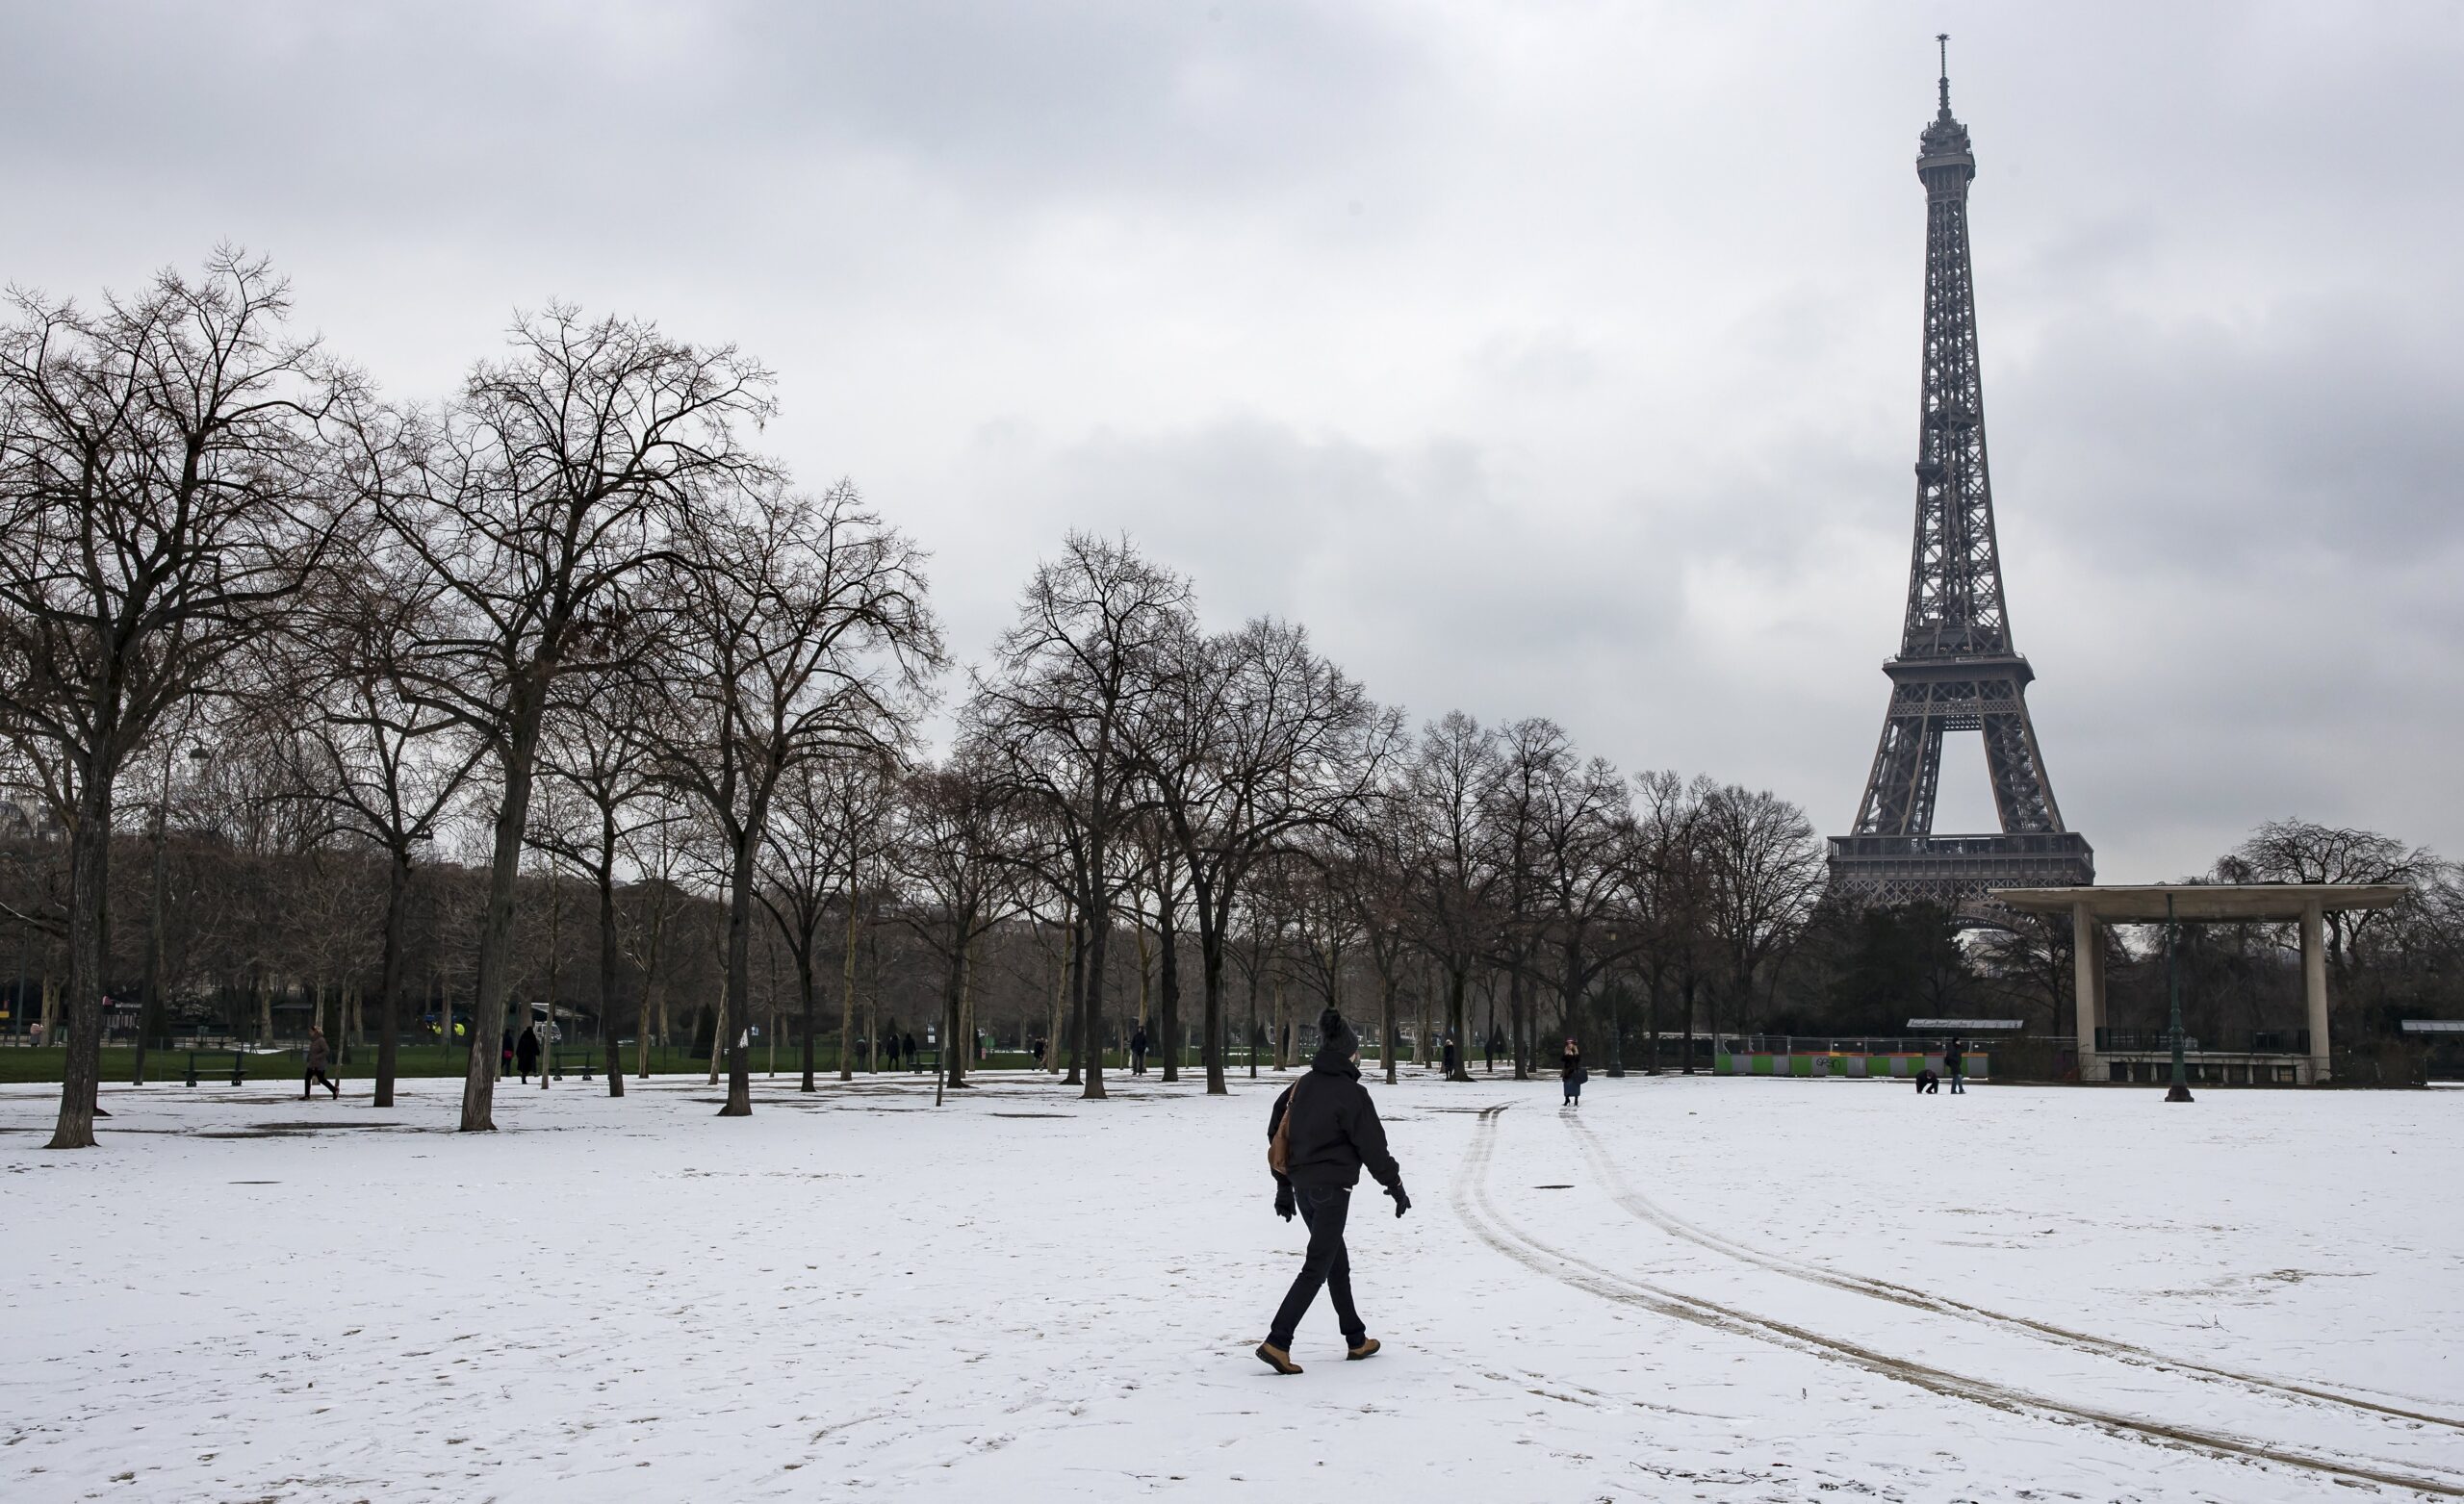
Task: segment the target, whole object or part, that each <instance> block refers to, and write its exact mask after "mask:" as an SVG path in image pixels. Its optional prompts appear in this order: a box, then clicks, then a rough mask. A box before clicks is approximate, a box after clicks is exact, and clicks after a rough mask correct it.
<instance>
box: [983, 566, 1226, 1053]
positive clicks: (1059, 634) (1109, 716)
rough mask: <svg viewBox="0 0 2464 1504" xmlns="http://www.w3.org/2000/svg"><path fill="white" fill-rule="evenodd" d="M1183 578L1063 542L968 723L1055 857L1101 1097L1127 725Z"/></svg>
mask: <svg viewBox="0 0 2464 1504" xmlns="http://www.w3.org/2000/svg"><path fill="white" fill-rule="evenodd" d="M1189 601H1190V589H1189V582H1188V581H1187V580H1185V579H1183V578H1182V577H1181V576H1179V575H1177V574H1172V573H1171V572H1170V571H1168V570H1165V569H1162V568H1159V567H1158V566H1156V565H1154V564H1152V563H1150V562H1148V561H1147V560H1146V559H1145V558H1143V557H1142V556H1141V555H1140V554H1139V553H1138V552H1137V550H1136V549H1134V548H1131V547H1130V546H1129V544H1128V542H1127V541H1126V540H1123V541H1119V542H1107V541H1105V540H1102V539H1098V538H1094V537H1091V536H1089V535H1087V534H1084V533H1072V534H1070V535H1069V537H1068V539H1067V540H1066V542H1065V544H1064V546H1063V549H1062V556H1061V557H1060V558H1059V559H1056V560H1052V561H1049V562H1047V563H1045V564H1042V565H1040V567H1038V569H1037V570H1036V573H1035V576H1034V577H1033V578H1032V579H1030V580H1029V581H1028V583H1027V590H1026V595H1025V598H1024V599H1022V600H1021V601H1020V603H1019V611H1018V622H1017V625H1014V626H1012V627H1011V628H1010V629H1009V630H1008V631H1006V632H1004V633H1003V634H1002V636H1001V641H1000V643H999V644H998V645H997V646H996V647H995V648H994V650H993V661H992V665H991V668H990V671H989V672H988V673H979V674H977V675H976V676H974V696H973V698H972V700H971V701H969V702H968V705H967V707H966V712H965V716H964V721H965V727H966V732H967V734H968V736H969V737H970V738H972V739H973V740H975V741H976V742H977V743H978V744H979V745H981V746H982V747H983V748H984V749H985V751H986V755H987V757H988V761H989V762H990V763H991V764H992V765H993V766H994V767H997V769H998V774H997V776H998V777H1001V778H1002V779H1003V781H1004V782H1006V783H1007V784H1008V785H1010V786H1011V787H1012V788H1014V789H1015V790H1018V791H1019V792H1021V793H1022V794H1023V795H1025V796H1027V797H1030V798H1033V799H1034V800H1035V801H1036V802H1037V803H1038V804H1039V805H1040V808H1041V811H1042V812H1043V813H1044V815H1045V816H1046V817H1047V818H1048V820H1049V823H1050V825H1051V827H1052V828H1053V829H1054V831H1055V832H1056V834H1057V836H1058V840H1059V844H1060V846H1061V848H1062V851H1063V854H1064V860H1063V862H1062V863H1061V871H1060V872H1059V873H1057V874H1056V876H1057V877H1059V878H1060V879H1062V885H1063V886H1065V888H1066V889H1067V890H1068V891H1069V894H1070V898H1071V900H1072V903H1073V905H1074V906H1075V907H1076V908H1077V910H1078V923H1079V924H1081V925H1082V926H1083V927H1084V929H1083V931H1082V932H1083V934H1084V935H1085V952H1084V959H1083V961H1081V962H1080V963H1079V964H1077V965H1075V966H1074V967H1073V968H1072V969H1073V974H1074V975H1073V980H1072V981H1071V984H1070V990H1071V994H1072V1000H1073V1004H1074V1007H1073V1011H1074V1012H1075V1013H1076V1028H1075V1033H1076V1035H1077V1040H1078V1047H1079V1058H1080V1059H1081V1061H1082V1062H1083V1063H1084V1066H1085V1070H1086V1083H1085V1087H1084V1092H1083V1094H1084V1095H1086V1096H1089V1097H1101V1096H1102V1095H1103V1094H1104V1058H1103V991H1104V966H1105V953H1106V950H1107V947H1108V945H1109V942H1110V940H1111V935H1112V921H1113V894H1114V890H1115V886H1116V884H1117V881H1118V873H1117V862H1116V860H1115V852H1114V846H1115V843H1116V842H1117V841H1119V840H1121V839H1123V837H1124V827H1125V826H1126V825H1127V823H1128V821H1129V819H1130V817H1131V815H1132V814H1133V812H1134V811H1135V810H1136V809H1137V807H1138V804H1139V793H1140V787H1139V777H1138V768H1137V764H1136V762H1135V752H1134V747H1133V745H1132V743H1131V740H1130V734H1129V732H1130V727H1131V725H1132V724H1133V722H1134V721H1135V720H1136V719H1137V718H1138V716H1139V715H1140V714H1141V713H1142V710H1143V709H1144V707H1145V705H1146V703H1147V702H1148V701H1150V700H1152V699H1153V698H1154V696H1155V694H1156V693H1157V685H1158V670H1159V667H1160V659H1161V657H1162V655H1163V653H1164V652H1165V650H1167V648H1168V645H1169V644H1171V643H1172V642H1174V641H1176V640H1177V639H1179V638H1180V637H1181V636H1183V635H1184V634H1185V633H1187V632H1188V630H1189V621H1188V617H1189V610H1190V605H1189Z"/></svg>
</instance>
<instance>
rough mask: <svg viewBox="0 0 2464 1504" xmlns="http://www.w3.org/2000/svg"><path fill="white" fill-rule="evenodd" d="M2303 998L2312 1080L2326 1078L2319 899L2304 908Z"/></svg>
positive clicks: (2322, 921) (2323, 932) (2322, 920)
mask: <svg viewBox="0 0 2464 1504" xmlns="http://www.w3.org/2000/svg"><path fill="white" fill-rule="evenodd" d="M2301 998H2302V1001H2303V1002H2304V1003H2306V1004H2308V1005H2309V1012H2310V1082H2311V1084H2313V1085H2317V1084H2319V1083H2323V1082H2324V1081H2325V1080H2326V1079H2327V1076H2328V1071H2329V1066H2328V1063H2327V943H2326V919H2325V916H2324V914H2323V911H2322V910H2321V908H2320V905H2318V904H2316V903H2311V904H2306V905H2302V909H2301Z"/></svg>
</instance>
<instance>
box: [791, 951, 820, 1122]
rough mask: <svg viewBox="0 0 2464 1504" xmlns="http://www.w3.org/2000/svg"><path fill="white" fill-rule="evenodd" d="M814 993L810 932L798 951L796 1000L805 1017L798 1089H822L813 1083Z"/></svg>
mask: <svg viewBox="0 0 2464 1504" xmlns="http://www.w3.org/2000/svg"><path fill="white" fill-rule="evenodd" d="M812 994H813V985H812V935H811V934H810V933H809V932H808V933H807V934H806V935H805V946H804V949H803V950H801V951H798V952H797V953H796V1001H797V1002H798V1003H799V1004H801V1005H802V1006H803V1009H804V1019H805V1024H804V1029H805V1038H804V1061H803V1064H804V1081H803V1083H801V1084H800V1085H798V1086H797V1087H796V1089H797V1090H798V1091H817V1090H819V1089H820V1088H819V1087H818V1086H816V1085H814V1084H813V1039H812V1029H813V1016H812V1005H813V995H812Z"/></svg>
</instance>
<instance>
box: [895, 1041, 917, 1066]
mask: <svg viewBox="0 0 2464 1504" xmlns="http://www.w3.org/2000/svg"><path fill="white" fill-rule="evenodd" d="M898 1047H899V1049H900V1050H901V1051H902V1052H903V1053H905V1055H906V1056H907V1068H908V1070H909V1071H910V1072H913V1071H914V1069H915V1036H914V1035H913V1034H902V1035H900V1036H899V1041H898Z"/></svg>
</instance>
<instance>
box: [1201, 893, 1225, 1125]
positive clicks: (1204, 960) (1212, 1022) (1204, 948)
mask: <svg viewBox="0 0 2464 1504" xmlns="http://www.w3.org/2000/svg"><path fill="white" fill-rule="evenodd" d="M1197 964H1198V984H1199V986H1200V987H1201V988H1203V989H1204V991H1205V994H1206V999H1205V1003H1204V1014H1205V1017H1204V1020H1203V1022H1202V1023H1201V1024H1200V1026H1199V1027H1200V1028H1201V1029H1203V1030H1204V1031H1205V1033H1206V1038H1205V1040H1204V1042H1202V1043H1201V1044H1200V1045H1199V1046H1198V1056H1199V1058H1200V1059H1201V1060H1202V1061H1203V1062H1204V1063H1205V1065H1206V1094H1207V1095H1208V1096H1210V1097H1220V1096H1224V1095H1226V1094H1227V1093H1229V1092H1230V1091H1231V1089H1232V1088H1231V1087H1230V1086H1228V1085H1226V1084H1225V1083H1224V1081H1223V1053H1224V1052H1223V1044H1224V1039H1223V933H1222V930H1219V928H1217V926H1216V925H1215V923H1214V922H1213V920H1212V918H1211V917H1210V916H1209V915H1208V912H1207V908H1206V899H1205V895H1203V894H1200V895H1199V898H1198V909H1197Z"/></svg>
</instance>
